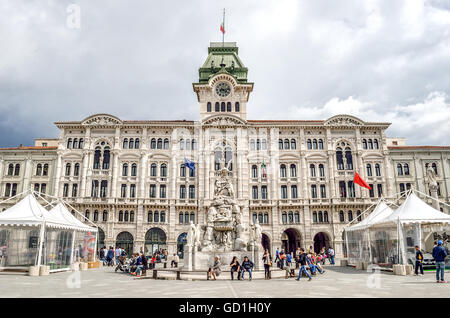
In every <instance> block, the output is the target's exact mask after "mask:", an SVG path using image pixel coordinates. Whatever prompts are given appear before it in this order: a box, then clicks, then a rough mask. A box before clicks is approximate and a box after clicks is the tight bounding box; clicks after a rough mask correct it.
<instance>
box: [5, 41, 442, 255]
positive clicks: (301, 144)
mask: <svg viewBox="0 0 450 318" xmlns="http://www.w3.org/2000/svg"><path fill="white" fill-rule="evenodd" d="M247 73H248V69H247V68H246V67H245V66H244V64H243V63H242V61H241V59H240V58H239V55H238V47H237V46H236V44H235V43H232V42H225V43H224V44H223V43H214V42H213V43H211V44H210V47H209V48H208V56H207V58H206V61H205V62H204V64H203V65H202V66H201V67H200V69H199V80H198V82H197V83H193V91H194V93H195V94H196V97H197V100H198V105H199V113H200V114H199V115H200V116H199V117H200V120H199V121H189V120H156V119H151V120H140V119H139V120H122V119H120V118H117V117H115V116H113V115H109V114H96V115H92V116H89V117H87V118H85V119H82V120H79V121H70V122H56V123H55V125H56V126H57V127H58V128H59V129H60V134H59V138H57V139H36V140H35V145H34V146H31V147H24V146H20V147H17V148H2V149H0V181H1V183H0V195H1V197H2V199H7V198H10V197H12V196H14V195H16V194H18V193H21V192H23V191H25V190H27V189H30V188H31V189H34V190H36V191H39V192H42V193H46V194H48V195H53V196H57V197H61V198H64V199H65V200H66V201H67V202H68V203H70V205H71V206H73V207H74V208H75V209H76V210H78V211H80V212H81V213H82V215H84V216H85V218H87V219H89V220H91V221H92V222H94V223H96V224H97V225H98V227H99V233H100V235H99V245H101V246H103V245H106V246H113V245H114V246H115V245H120V246H122V247H124V248H126V249H127V250H128V251H129V252H131V251H140V250H145V252H146V253H150V252H151V251H153V250H155V249H159V248H167V249H168V251H169V253H170V254H171V253H174V252H176V251H182V250H183V244H185V242H186V233H187V232H188V228H189V225H190V222H191V221H192V222H194V223H195V224H201V225H203V224H205V221H206V220H205V216H206V213H207V211H208V208H209V206H210V204H211V201H212V198H213V195H214V180H215V177H216V176H217V174H218V171H219V170H220V169H222V168H223V167H227V168H228V169H229V177H230V178H231V179H232V180H233V185H234V192H235V196H236V198H237V202H238V205H239V207H240V209H241V211H242V213H243V221H244V223H245V224H246V225H247V227H248V226H249V225H250V224H251V223H252V222H259V223H260V225H261V227H262V229H263V237H262V241H261V244H262V246H264V247H269V248H271V250H272V252H273V251H274V250H275V249H276V248H277V247H280V248H283V249H285V250H287V251H288V252H291V251H293V250H294V249H295V248H296V247H297V246H302V247H305V248H306V247H309V246H310V245H312V246H314V248H315V249H316V250H318V249H320V248H321V247H323V246H327V247H328V246H333V247H334V248H335V251H336V254H337V257H342V256H343V254H344V253H345V248H344V244H343V229H344V227H345V225H346V224H347V223H348V222H350V221H351V220H354V219H356V222H358V221H360V220H361V219H362V217H361V213H362V212H363V211H364V210H365V209H366V208H368V207H369V206H370V205H372V204H373V203H375V202H377V200H378V199H379V198H380V197H382V196H383V197H391V196H394V195H395V194H397V193H399V192H402V191H405V190H408V189H410V188H415V189H417V190H420V191H422V192H424V193H428V192H429V190H428V183H427V178H426V168H427V167H428V166H431V167H432V168H433V169H434V170H435V173H436V174H437V180H438V184H439V189H438V196H439V199H440V200H441V201H443V202H446V203H450V202H449V201H450V200H449V187H450V178H449V176H450V147H448V146H407V145H406V144H405V140H404V139H402V138H388V137H386V134H385V131H386V129H387V128H388V127H389V125H390V123H383V122H365V121H362V120H360V119H358V118H356V117H353V116H350V115H337V116H334V117H331V118H328V119H320V120H302V119H301V118H298V119H295V118H290V119H286V120H258V119H252V118H247V107H252V105H251V103H248V102H249V101H250V99H251V93H252V90H253V83H251V82H249V81H248V78H247ZM180 84H182V83H180ZM193 98H194V96H193ZM394 124H395V123H394ZM185 160H189V161H192V162H194V164H195V168H194V169H189V168H187V167H185ZM356 171H357V172H358V173H359V174H360V175H361V177H362V178H363V179H364V180H365V181H366V182H367V183H368V184H369V185H370V186H371V188H372V190H370V191H369V190H368V189H365V188H361V187H360V186H355V185H354V184H353V178H354V175H355V172H356ZM18 200H19V198H16V199H11V200H9V201H7V202H4V203H2V204H1V205H2V206H0V209H2V210H4V209H5V208H8V207H9V206H11V205H13V204H14V203H15V202H17V201H18ZM429 203H431V201H429ZM443 209H444V212H446V213H449V211H448V210H447V207H445V208H443ZM73 213H75V211H73ZM75 215H77V216H78V217H79V218H80V219H82V216H80V215H78V214H77V213H75Z"/></svg>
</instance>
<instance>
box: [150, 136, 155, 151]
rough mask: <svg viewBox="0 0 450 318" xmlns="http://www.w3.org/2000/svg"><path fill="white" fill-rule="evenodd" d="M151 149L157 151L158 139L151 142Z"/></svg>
mask: <svg viewBox="0 0 450 318" xmlns="http://www.w3.org/2000/svg"><path fill="white" fill-rule="evenodd" d="M150 148H151V149H156V138H152V140H151V141H150Z"/></svg>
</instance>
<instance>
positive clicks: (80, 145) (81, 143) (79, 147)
mask: <svg viewBox="0 0 450 318" xmlns="http://www.w3.org/2000/svg"><path fill="white" fill-rule="evenodd" d="M78 149H83V138H80V143H79V144H78Z"/></svg>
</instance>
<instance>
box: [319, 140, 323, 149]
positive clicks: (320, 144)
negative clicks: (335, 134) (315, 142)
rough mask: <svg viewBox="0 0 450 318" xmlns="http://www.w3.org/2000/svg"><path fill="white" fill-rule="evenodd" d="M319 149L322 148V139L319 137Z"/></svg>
mask: <svg viewBox="0 0 450 318" xmlns="http://www.w3.org/2000/svg"><path fill="white" fill-rule="evenodd" d="M319 149H323V140H322V139H319Z"/></svg>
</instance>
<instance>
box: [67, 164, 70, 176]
mask: <svg viewBox="0 0 450 318" xmlns="http://www.w3.org/2000/svg"><path fill="white" fill-rule="evenodd" d="M66 176H70V163H67V164H66Z"/></svg>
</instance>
